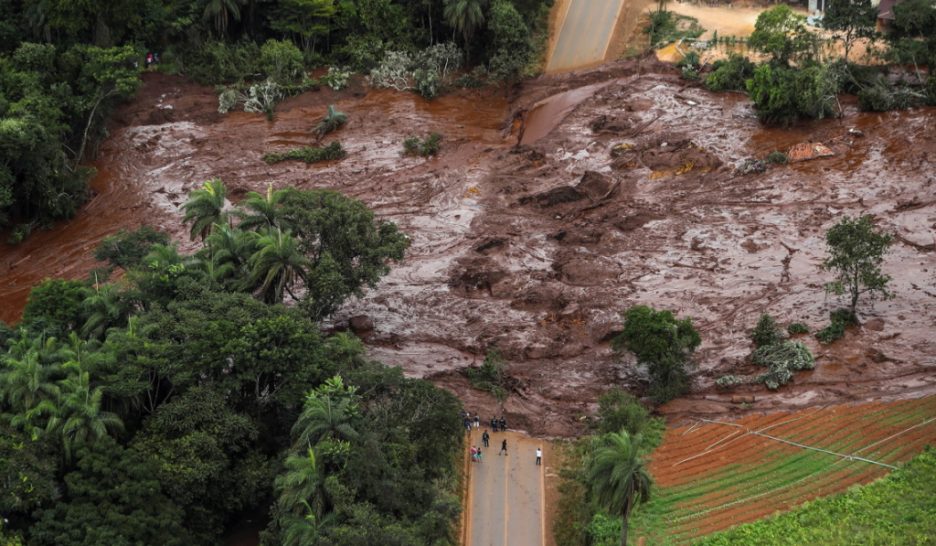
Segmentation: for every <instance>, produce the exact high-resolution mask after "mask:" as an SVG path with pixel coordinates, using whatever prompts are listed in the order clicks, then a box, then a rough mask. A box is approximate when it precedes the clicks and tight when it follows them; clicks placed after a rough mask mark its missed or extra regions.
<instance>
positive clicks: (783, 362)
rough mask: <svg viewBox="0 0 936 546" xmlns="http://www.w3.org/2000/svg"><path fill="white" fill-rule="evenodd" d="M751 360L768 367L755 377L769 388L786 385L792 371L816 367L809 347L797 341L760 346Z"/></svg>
mask: <svg viewBox="0 0 936 546" xmlns="http://www.w3.org/2000/svg"><path fill="white" fill-rule="evenodd" d="M753 361H754V363H755V364H758V365H760V366H766V367H767V368H768V371H767V373H766V374H763V375H760V376H758V378H757V379H758V381H761V382H763V383H764V384H765V385H767V388H768V389H770V390H776V389H778V388H780V386H782V385H786V384H787V383H788V382H789V381H790V379H792V378H793V372H794V371H799V370H811V369H813V368H815V367H816V361H815V359H814V358H813V355H812V353H811V352H809V348H808V347H806V346H805V345H803V344H802V343H800V342H799V341H784V342H782V343H775V344H773V345H765V346H763V347H760V348H758V349H757V350H756V351H754V356H753Z"/></svg>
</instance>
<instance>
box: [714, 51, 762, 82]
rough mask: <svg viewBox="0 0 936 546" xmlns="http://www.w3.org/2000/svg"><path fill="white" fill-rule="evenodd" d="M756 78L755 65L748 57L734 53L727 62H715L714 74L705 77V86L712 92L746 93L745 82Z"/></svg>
mask: <svg viewBox="0 0 936 546" xmlns="http://www.w3.org/2000/svg"><path fill="white" fill-rule="evenodd" d="M752 76H754V63H752V62H751V61H749V60H748V58H747V57H745V56H743V55H739V54H737V53H732V54H731V55H730V56H729V57H728V59H727V60H719V61H715V63H714V64H713V65H712V72H711V73H709V75H708V76H706V77H705V86H706V87H708V88H709V89H711V90H712V91H744V90H745V89H746V87H745V85H746V84H745V82H746V81H747V80H749V79H750V78H751V77H752Z"/></svg>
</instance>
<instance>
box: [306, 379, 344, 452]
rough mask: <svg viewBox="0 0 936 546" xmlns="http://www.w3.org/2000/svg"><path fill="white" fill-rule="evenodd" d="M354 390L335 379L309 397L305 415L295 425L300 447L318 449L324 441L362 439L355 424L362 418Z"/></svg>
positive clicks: (311, 393)
mask: <svg viewBox="0 0 936 546" xmlns="http://www.w3.org/2000/svg"><path fill="white" fill-rule="evenodd" d="M355 391H356V389H355V388H354V387H345V386H344V384H343V382H342V380H341V376H335V377H333V378H331V379H329V380H328V381H326V382H325V384H323V385H322V386H320V387H319V388H318V389H316V390H314V391H312V392H310V393H309V394H308V395H307V396H306V400H305V404H303V407H302V413H301V414H299V418H298V419H297V420H296V424H295V425H293V431H292V434H293V437H294V438H295V439H296V442H295V443H296V445H298V446H315V445H316V444H318V443H319V442H320V441H322V440H323V439H331V440H337V441H348V440H354V439H356V438H357V437H358V432H357V430H355V426H354V423H355V421H356V419H357V418H358V416H359V408H358V399H357V395H356V392H355Z"/></svg>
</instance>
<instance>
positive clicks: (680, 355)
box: [611, 305, 702, 403]
mask: <svg viewBox="0 0 936 546" xmlns="http://www.w3.org/2000/svg"><path fill="white" fill-rule="evenodd" d="M701 342H702V340H701V338H700V337H699V334H698V332H696V330H695V328H693V327H692V319H688V318H686V319H676V317H674V316H673V314H672V313H671V312H669V311H657V310H656V309H653V308H651V307H647V306H645V305H638V306H635V307H631V308H630V309H628V310H627V311H626V312H625V313H624V329H623V331H622V332H621V333H620V334H618V335H617V336H615V337H614V339H612V341H611V343H612V347H614V349H615V350H616V351H621V350H624V349H627V350H629V351H631V352H632V353H634V355H635V356H636V357H637V361H638V362H639V363H640V364H645V365H646V366H647V367H648V369H649V372H650V393H651V395H652V396H653V397H654V399H656V401H657V402H659V403H664V402H667V401H669V400H671V399H673V398H675V397H677V396H679V395H680V394H682V393H684V392H686V391H687V390H688V388H689V373H688V372H687V370H686V366H687V365H688V363H689V358H690V357H691V356H692V353H693V351H695V350H696V348H697V347H698V346H699V344H700V343H701Z"/></svg>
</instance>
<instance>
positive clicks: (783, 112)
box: [746, 64, 838, 125]
mask: <svg viewBox="0 0 936 546" xmlns="http://www.w3.org/2000/svg"><path fill="white" fill-rule="evenodd" d="M746 87H747V90H748V95H749V96H750V98H751V100H752V101H753V102H754V107H755V109H756V110H757V117H758V119H760V120H761V121H762V122H764V123H768V124H777V125H789V124H791V123H793V122H795V121H796V120H798V119H801V118H814V119H822V118H824V117H828V116H830V115H832V114H833V113H834V112H835V107H836V93H837V92H838V80H837V78H836V77H835V74H834V73H833V72H832V71H831V70H829V69H828V68H827V67H825V66H820V65H810V66H806V67H802V68H796V69H792V68H786V67H783V66H778V65H772V64H762V65H760V66H758V67H757V68H756V69H754V75H753V76H752V77H751V79H749V80H748V81H747V83H746Z"/></svg>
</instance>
